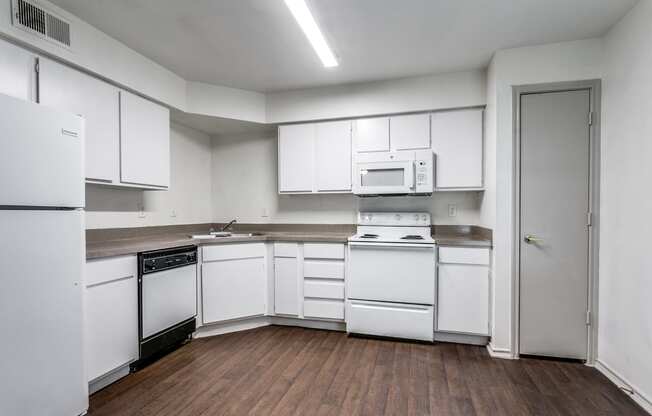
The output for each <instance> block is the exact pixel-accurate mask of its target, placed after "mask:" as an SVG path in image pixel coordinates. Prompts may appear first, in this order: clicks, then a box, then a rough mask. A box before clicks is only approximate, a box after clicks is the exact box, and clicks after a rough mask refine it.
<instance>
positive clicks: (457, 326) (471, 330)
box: [436, 247, 490, 336]
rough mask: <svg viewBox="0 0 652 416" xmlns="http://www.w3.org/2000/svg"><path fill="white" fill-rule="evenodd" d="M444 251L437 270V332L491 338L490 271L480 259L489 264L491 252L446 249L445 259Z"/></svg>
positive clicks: (478, 249) (473, 249)
mask: <svg viewBox="0 0 652 416" xmlns="http://www.w3.org/2000/svg"><path fill="white" fill-rule="evenodd" d="M443 249H444V247H442V248H440V257H439V258H440V262H439V265H438V268H437V302H436V305H437V325H436V331H437V332H449V333H458V334H468V335H481V336H489V335H490V326H489V296H490V293H489V287H490V286H489V283H490V271H489V267H488V266H486V265H483V264H478V263H482V262H479V261H478V259H485V258H486V259H487V261H488V258H489V254H488V251H489V250H488V249H484V248H459V249H457V248H445V249H446V254H445V255H444V256H442V250H443ZM451 250H452V251H453V252H451ZM456 251H459V253H457V252H456ZM443 260H449V261H453V260H454V261H457V263H444V262H443Z"/></svg>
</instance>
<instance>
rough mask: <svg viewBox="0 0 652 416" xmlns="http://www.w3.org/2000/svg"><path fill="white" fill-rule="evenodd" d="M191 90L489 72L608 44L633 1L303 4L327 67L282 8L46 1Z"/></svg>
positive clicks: (261, 3)
mask: <svg viewBox="0 0 652 416" xmlns="http://www.w3.org/2000/svg"><path fill="white" fill-rule="evenodd" d="M50 1H52V2H53V3H55V4H56V5H58V6H60V7H62V8H63V9H65V10H67V11H69V12H71V13H73V14H75V15H77V16H78V17H80V18H81V19H82V20H85V21H86V22H88V23H90V24H91V25H93V26H95V27H97V28H99V29H100V30H102V31H104V32H105V33H107V34H109V35H110V36H112V37H114V38H116V39H118V40H120V41H121V42H123V43H125V44H127V45H128V46H130V47H131V48H133V49H135V50H136V51H138V52H140V53H142V54H143V55H145V56H147V57H149V58H151V59H153V60H154V61H156V62H158V63H159V64H161V65H163V66H164V67H166V68H168V69H170V70H172V71H174V72H175V73H177V74H179V75H180V76H182V77H184V78H185V79H187V80H191V81H200V82H206V83H211V84H218V85H224V86H230V87H235V88H244V89H248V90H254V91H260V92H271V91H280V90H288V89H297V88H306V87H314V86H321V85H329V84H340V83H349V82H361V81H372V80H379V79H389V78H400V77H409V76H415V75H424V74H430V73H442V72H450V71H458V70H467V69H476V68H483V67H485V66H486V65H487V64H488V62H489V60H490V59H491V56H492V54H493V52H495V51H496V50H498V49H504V48H510V47H517V46H525V45H535V44H543V43H551V42H560V41H568V40H577V39H586V38H591V37H595V36H600V35H602V34H604V33H605V32H606V31H607V30H608V29H609V28H610V27H611V26H612V25H613V24H615V23H616V22H617V21H618V20H619V19H620V18H621V17H623V16H624V15H625V13H626V12H627V11H628V10H629V9H630V8H632V7H633V6H634V4H635V3H637V1H638V0H308V5H309V7H310V8H311V10H312V12H313V14H314V15H315V18H316V20H317V22H318V24H319V25H320V27H321V28H322V31H323V32H324V33H325V35H326V38H327V39H328V42H329V43H330V45H331V47H332V49H333V50H334V51H335V54H336V55H337V56H338V57H339V61H340V65H339V67H336V68H328V69H326V68H324V67H323V66H322V64H321V62H320V61H319V59H318V58H317V56H316V54H315V53H314V51H313V50H312V48H311V46H310V44H309V43H308V41H307V39H306V38H305V36H304V35H303V32H301V30H300V29H299V27H298V25H297V24H296V22H295V21H294V19H293V17H292V15H291V14H290V11H289V10H288V9H287V7H286V6H285V3H284V1H283V0H192V1H179V0H50Z"/></svg>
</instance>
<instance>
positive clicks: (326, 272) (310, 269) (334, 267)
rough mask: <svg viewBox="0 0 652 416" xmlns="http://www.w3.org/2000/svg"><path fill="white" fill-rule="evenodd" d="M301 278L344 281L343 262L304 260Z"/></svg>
mask: <svg viewBox="0 0 652 416" xmlns="http://www.w3.org/2000/svg"><path fill="white" fill-rule="evenodd" d="M303 277H308V278H310V277H313V278H317V279H338V280H344V262H341V261H323V260H322V261H320V260H306V261H304V263H303Z"/></svg>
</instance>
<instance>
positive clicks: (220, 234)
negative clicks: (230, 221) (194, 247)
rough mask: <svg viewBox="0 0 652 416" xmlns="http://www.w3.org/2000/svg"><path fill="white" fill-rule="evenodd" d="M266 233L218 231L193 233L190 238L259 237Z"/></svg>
mask: <svg viewBox="0 0 652 416" xmlns="http://www.w3.org/2000/svg"><path fill="white" fill-rule="evenodd" d="M262 235H265V234H263V233H230V232H217V233H210V234H193V235H191V236H190V237H189V238H192V239H195V240H210V239H215V238H219V239H222V238H246V237H259V236H262Z"/></svg>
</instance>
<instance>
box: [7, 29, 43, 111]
mask: <svg viewBox="0 0 652 416" xmlns="http://www.w3.org/2000/svg"><path fill="white" fill-rule="evenodd" d="M35 65H36V56H35V55H33V54H31V53H29V52H27V51H25V50H24V49H21V48H19V47H17V46H14V45H12V44H11V43H8V42H5V41H3V40H0V94H5V95H10V96H12V97H16V98H22V99H23V100H30V101H33V100H34V99H35V98H36V71H35Z"/></svg>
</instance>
